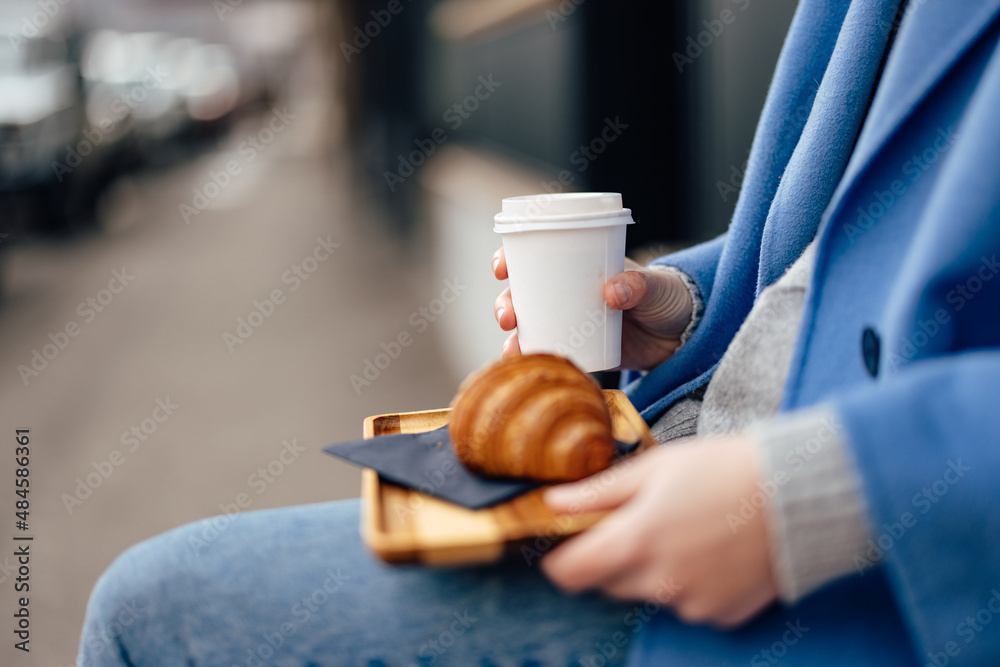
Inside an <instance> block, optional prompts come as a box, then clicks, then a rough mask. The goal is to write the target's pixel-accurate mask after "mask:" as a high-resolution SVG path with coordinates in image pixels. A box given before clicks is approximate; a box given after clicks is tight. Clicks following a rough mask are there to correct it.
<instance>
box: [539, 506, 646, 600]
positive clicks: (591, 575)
mask: <svg viewBox="0 0 1000 667" xmlns="http://www.w3.org/2000/svg"><path fill="white" fill-rule="evenodd" d="M642 520H643V519H642V517H641V516H640V515H639V514H637V513H636V512H635V511H633V510H631V508H629V507H627V506H626V507H624V508H622V509H621V510H619V511H618V512H615V513H613V514H611V515H609V516H608V517H607V518H605V519H603V520H602V521H600V522H599V523H597V524H596V525H595V526H593V527H592V528H590V529H589V530H586V531H584V532H583V533H580V534H579V535H577V536H576V537H574V538H572V539H570V540H568V541H566V542H564V543H563V544H561V545H559V546H558V547H556V548H555V549H554V550H553V551H552V552H551V553H550V554H549V555H547V556H545V557H544V558H543V559H542V571H543V572H545V575H546V576H547V577H548V578H549V579H551V580H552V582H553V583H554V584H556V585H557V586H559V587H560V588H562V589H563V590H566V591H570V592H576V591H582V590H587V589H590V588H599V587H601V585H602V584H604V583H605V582H607V581H611V580H614V579H617V578H618V577H620V576H622V574H623V573H625V572H628V571H630V570H632V569H633V568H635V567H637V566H638V565H639V563H640V560H641V554H642V552H641V551H640V549H639V548H638V547H639V544H638V538H637V535H636V530H635V526H636V525H637V523H638V522H641V521H642Z"/></svg>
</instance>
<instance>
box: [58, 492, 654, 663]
mask: <svg viewBox="0 0 1000 667" xmlns="http://www.w3.org/2000/svg"><path fill="white" fill-rule="evenodd" d="M633 609H634V605H631V604H624V603H616V602H613V601H610V600H607V599H605V598H603V597H600V596H598V595H578V596H567V595H564V594H562V593H560V592H559V591H558V590H556V589H555V588H554V587H553V586H552V585H551V584H550V583H549V582H548V581H547V580H546V579H545V577H544V576H542V574H541V573H540V572H539V571H538V568H537V567H528V566H526V565H525V564H523V563H511V564H507V565H502V566H495V567H483V568H468V569H461V570H430V569H426V568H418V567H392V566H387V565H384V564H382V563H380V562H379V561H377V560H376V559H375V558H373V557H372V556H371V555H369V554H368V553H367V552H366V551H365V549H364V547H363V546H362V544H361V541H360V538H359V536H358V502H357V501H356V500H352V501H339V502H332V503H323V504H318V505H306V506H301V507H289V508H283V509H276V510H264V511H256V512H246V513H244V514H240V515H236V516H233V517H232V518H229V517H216V518H215V519H207V520H204V521H199V522H196V523H193V524H190V525H188V526H184V527H181V528H178V529H175V530H173V531H170V532H168V533H165V534H163V535H160V536H159V537H155V538H153V539H150V540H147V541H145V542H142V543H141V544H138V545H136V546H134V547H132V548H131V549H129V550H128V551H126V552H125V553H124V554H122V555H121V556H120V557H119V558H118V559H117V560H116V561H115V562H114V563H113V564H112V565H111V567H110V568H108V570H107V572H105V573H104V575H103V576H102V577H101V578H100V580H99V581H98V582H97V585H96V587H95V589H94V592H93V594H92V596H91V599H90V604H89V605H88V608H87V616H86V620H85V621H84V626H83V636H82V638H81V642H80V662H78V663H77V664H78V665H79V667H94V666H96V665H182V664H183V665H219V666H222V667H257V666H259V665H296V666H301V665H322V666H323V667H326V666H328V665H338V666H339V665H366V666H376V665H377V666H383V665H384V666H386V667H388V666H395V665H402V666H404V667H405V666H410V665H420V666H424V665H463V666H468V665H480V666H482V667H487V666H493V665H496V666H506V665H519V666H520V665H532V666H536V665H537V666H541V665H560V666H564V665H577V666H580V667H598V666H600V665H620V664H623V663H624V662H625V661H626V653H627V651H628V645H627V644H628V642H630V641H631V640H632V639H633V636H634V632H633V631H634V630H638V626H639V624H638V623H629V618H630V614H631V613H632V611H633Z"/></svg>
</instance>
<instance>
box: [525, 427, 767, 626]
mask: <svg viewBox="0 0 1000 667" xmlns="http://www.w3.org/2000/svg"><path fill="white" fill-rule="evenodd" d="M757 466H758V463H757V455H756V451H755V448H754V445H753V442H752V441H750V440H749V439H747V438H745V437H742V436H738V437H737V436H729V437H725V438H718V439H710V440H700V441H694V440H692V441H689V442H687V443H677V444H673V445H670V446H668V447H657V448H655V449H653V450H650V451H647V452H644V453H643V454H640V455H639V456H637V457H635V458H634V459H630V460H628V461H625V462H624V463H622V464H619V465H618V466H616V467H614V468H611V469H610V470H607V471H604V472H603V473H599V474H597V475H594V476H593V477H590V478H587V479H584V480H581V481H579V482H575V483H573V484H564V485H562V486H557V487H553V488H552V489H550V490H549V491H548V492H547V493H546V496H545V500H546V502H547V503H548V504H549V506H550V507H552V508H553V509H555V510H556V511H558V512H563V513H567V512H570V513H577V512H591V511H598V510H613V511H612V512H611V513H610V514H609V515H608V516H607V517H605V518H604V519H602V520H601V521H600V522H599V523H597V524H596V525H595V526H593V527H592V528H590V529H589V530H587V531H585V532H583V533H581V534H580V535H578V536H576V537H573V538H571V539H570V540H568V541H567V542H565V543H563V544H561V545H560V546H558V547H556V548H555V549H554V550H553V551H552V552H551V553H550V554H548V555H547V556H545V557H544V558H543V559H542V569H543V570H544V571H545V573H546V575H548V577H549V578H550V579H551V580H552V581H553V582H555V584H556V585H557V586H559V587H560V588H562V589H564V590H566V591H570V592H575V591H581V590H585V589H598V590H601V591H603V592H604V593H606V594H608V595H610V596H612V597H616V598H621V599H629V600H633V599H634V600H642V599H645V600H658V601H659V602H660V603H662V604H665V605H667V606H670V607H672V608H673V609H674V610H675V611H676V612H677V614H678V615H679V616H680V617H681V618H683V619H685V620H687V621H688V622H692V623H712V624H715V625H719V626H733V625H737V624H740V623H742V622H744V621H746V620H748V619H749V618H751V617H752V616H754V615H755V614H756V613H757V612H759V611H761V610H762V609H764V608H765V607H766V606H767V605H768V604H770V603H771V602H772V601H773V600H774V599H775V597H776V596H777V589H776V586H775V583H774V578H773V575H772V571H771V558H770V553H769V547H768V528H767V516H766V514H767V513H766V508H764V509H760V510H758V513H757V515H756V516H754V517H753V518H751V519H748V520H746V521H745V522H743V523H739V522H736V521H730V520H729V519H730V518H731V517H729V515H730V513H732V515H735V516H736V517H739V516H740V514H739V512H740V504H741V502H742V500H743V499H744V498H747V499H749V498H750V497H751V496H753V495H754V494H755V493H759V492H760V489H758V487H757V475H758V473H757ZM741 521H742V518H741Z"/></svg>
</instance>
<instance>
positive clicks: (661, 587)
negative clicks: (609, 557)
mask: <svg viewBox="0 0 1000 667" xmlns="http://www.w3.org/2000/svg"><path fill="white" fill-rule="evenodd" d="M651 565H654V563H652V562H650V561H648V560H647V561H643V562H641V563H640V564H639V565H638V566H636V567H633V568H630V569H628V570H625V571H624V572H622V573H621V574H620V575H619V576H617V577H614V578H611V579H608V580H606V581H605V582H604V583H603V584H602V585H601V591H602V592H603V593H605V594H606V595H608V596H610V597H613V598H617V599H619V600H646V601H648V602H652V603H656V604H657V605H659V606H668V605H671V604H674V603H675V602H676V601H677V599H678V598H679V597H680V596H679V594H680V586H678V585H676V584H675V583H674V579H673V577H664V575H663V573H662V572H660V571H659V569H658V568H656V567H650V566H651Z"/></svg>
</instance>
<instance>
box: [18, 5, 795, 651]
mask: <svg viewBox="0 0 1000 667" xmlns="http://www.w3.org/2000/svg"><path fill="white" fill-rule="evenodd" d="M794 9H795V2H794V0H774V1H772V2H768V3H763V2H757V1H753V2H751V0H686V1H682V2H675V3H653V2H648V1H642V0H622V1H620V2H614V3H612V2H606V1H602V0H561V1H545V0H342V1H340V2H334V1H333V0H329V1H327V0H312V1H310V0H301V1H297V2H293V1H291V0H288V1H282V0H273V1H271V0H267V1H264V0H259V1H258V0H183V1H181V0H170V1H169V2H168V1H167V0H159V1H155V0H132V1H126V0H86V1H85V0H0V341H2V345H0V428H2V431H0V437H2V438H3V441H2V442H4V443H5V444H4V446H3V447H2V448H0V498H2V500H0V510H2V512H0V543H2V544H4V545H12V544H14V542H13V541H12V539H11V538H12V537H13V536H14V535H15V534H18V535H32V536H33V537H34V540H33V541H32V543H31V553H32V559H31V581H30V586H31V588H30V598H31V606H30V608H31V643H30V648H31V652H30V654H26V653H23V652H21V651H16V650H15V649H14V648H13V644H14V640H13V635H12V634H11V633H10V631H9V626H11V624H10V622H9V620H10V616H9V615H8V614H9V613H12V612H13V610H14V608H15V607H14V604H15V603H14V601H15V599H16V597H18V596H19V595H20V594H15V591H14V582H15V578H16V576H17V575H16V560H15V558H14V557H13V548H12V547H11V548H8V546H4V547H3V548H2V549H0V614H2V615H3V616H4V617H5V618H7V619H8V622H7V623H5V624H3V625H2V627H3V628H5V629H4V634H3V636H4V637H5V638H4V640H3V642H2V643H0V664H2V665H50V666H57V665H58V666H68V665H74V664H76V663H75V661H76V655H77V651H76V649H77V646H76V645H77V641H78V636H79V631H80V626H81V623H82V620H83V613H84V609H85V605H86V601H87V596H88V594H89V592H90V590H91V588H92V587H93V585H94V583H95V581H96V580H97V578H98V576H99V575H100V573H101V572H102V571H103V570H104V569H105V568H106V567H107V565H108V564H109V563H110V562H111V561H112V560H113V559H114V557H115V556H116V555H117V554H119V553H121V551H123V550H124V549H126V548H127V547H128V546H130V545H132V544H134V543H136V542H138V541H140V540H142V539H145V538H147V537H151V536H153V535H156V534H158V533H160V532H163V531H165V530H169V529H170V528H172V527H175V526H178V525H180V524H183V523H186V522H189V521H193V520H196V519H200V518H204V517H209V516H214V515H217V514H220V513H223V512H226V511H234V503H235V500H236V498H237V497H238V496H239V495H240V494H241V493H243V494H246V495H247V496H249V498H250V500H251V502H250V505H249V506H248V507H244V508H240V511H245V510H247V509H251V510H252V509H263V508H267V507H278V506H284V505H291V504H299V503H308V502H320V501H325V500H331V499H337V498H349V497H354V496H357V495H358V492H359V486H360V484H359V479H360V477H359V473H358V471H357V470H356V469H354V468H351V467H350V466H347V465H345V464H341V463H340V462H338V461H335V460H333V459H332V458H330V457H328V456H326V455H324V454H322V452H321V451H320V450H321V448H322V447H323V446H325V445H327V444H330V443H332V442H336V441H342V440H348V439H353V438H357V437H360V435H361V423H362V420H363V419H364V417H365V416H367V415H371V414H378V413H386V412H401V411H408V410H422V409H431V408H438V407H444V406H446V405H447V404H448V402H449V401H450V399H451V397H452V396H453V394H454V392H455V389H456V387H457V385H458V382H459V381H460V380H461V379H462V378H463V377H464V376H465V375H466V374H467V373H469V372H470V371H472V370H474V369H475V368H477V367H478V366H480V365H482V364H483V363H485V362H486V361H488V360H490V359H492V358H495V357H496V356H498V355H499V351H500V346H501V344H502V342H503V340H504V338H505V334H503V332H501V331H500V330H499V328H498V327H497V326H496V324H495V322H494V319H493V310H492V304H493V299H494V298H495V296H496V294H497V293H499V291H500V289H502V287H503V286H502V285H500V284H498V283H497V282H496V281H494V280H493V278H492V274H491V272H490V267H489V263H490V257H491V255H492V253H493V251H494V250H495V248H496V247H498V245H499V241H498V239H497V237H496V236H495V234H494V233H493V231H492V227H493V220H492V217H493V215H494V214H495V213H496V212H497V211H498V210H499V207H500V200H501V199H502V198H503V197H508V196H514V195H523V194H533V193H538V192H545V191H550V192H554V191H572V190H578V191H586V190H600V191H614V192H621V193H623V197H624V201H625V205H626V206H628V207H630V208H632V211H633V217H634V218H635V220H636V221H637V224H636V225H634V226H632V227H630V229H629V232H628V233H629V241H628V247H629V252H630V254H631V255H632V256H635V257H637V258H639V259H649V258H652V257H653V256H656V255H659V254H662V253H663V252H666V251H667V250H669V249H671V248H674V247H679V246H682V245H686V244H690V243H693V242H696V241H699V240H703V239H707V238H711V237H712V236H715V235H717V234H719V233H721V232H722V231H724V230H725V229H726V226H727V224H728V218H729V215H730V214H731V211H732V208H733V206H734V205H735V202H736V197H737V195H738V191H739V186H740V184H741V182H742V174H743V169H744V167H745V161H746V159H747V154H748V151H749V148H750V141H751V138H752V131H753V128H754V125H755V124H756V121H757V118H758V116H759V113H760V109H761V107H762V105H763V102H764V93H765V90H766V86H767V83H768V81H769V79H770V76H771V73H772V71H773V67H774V63H775V61H776V59H777V56H778V51H779V49H780V45H781V42H782V39H783V37H784V34H785V32H786V30H787V27H788V24H789V22H790V20H791V17H792V13H793V12H794ZM404 341H405V342H404ZM15 429H30V438H31V456H30V458H31V460H30V470H31V474H30V492H29V494H27V495H28V498H27V499H28V500H29V501H30V509H29V514H28V516H27V522H26V523H27V525H28V529H27V530H26V531H23V532H22V531H19V530H18V529H17V528H16V527H15V520H16V519H17V517H16V516H15V501H17V500H20V499H21V498H19V497H17V496H15V494H14V491H15V486H14V484H15V482H14V480H15V467H16V466H15V460H14V459H15V456H14V449H15V446H16V443H15V441H14V439H15Z"/></svg>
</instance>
